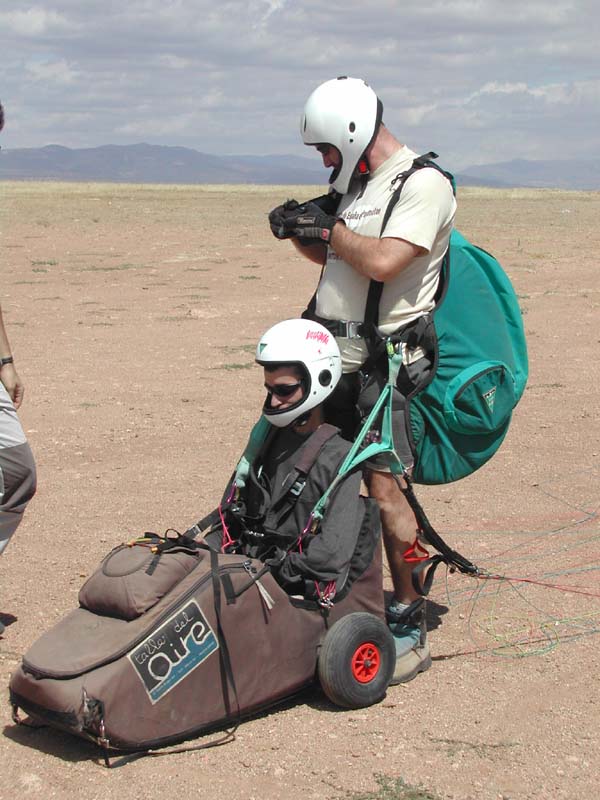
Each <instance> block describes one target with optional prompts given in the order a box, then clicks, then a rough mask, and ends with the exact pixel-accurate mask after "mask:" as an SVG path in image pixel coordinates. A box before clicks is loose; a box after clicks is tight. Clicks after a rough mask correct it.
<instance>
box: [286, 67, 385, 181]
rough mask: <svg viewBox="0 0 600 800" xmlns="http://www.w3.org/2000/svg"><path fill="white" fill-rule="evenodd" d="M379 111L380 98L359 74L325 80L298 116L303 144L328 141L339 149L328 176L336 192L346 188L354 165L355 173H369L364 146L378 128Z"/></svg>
mask: <svg viewBox="0 0 600 800" xmlns="http://www.w3.org/2000/svg"><path fill="white" fill-rule="evenodd" d="M382 114H383V104H382V102H381V100H379V98H378V97H377V95H376V94H375V92H374V91H373V89H371V87H370V86H369V85H368V84H367V83H365V81H363V80H361V79H360V78H346V77H341V78H334V79H333V80H330V81H326V82H325V83H322V84H321V85H320V86H318V87H317V88H316V89H315V90H314V92H313V93H312V94H311V96H310V97H309V98H308V100H307V101H306V105H305V106H304V113H303V114H302V117H301V118H300V133H301V135H302V140H303V141H304V144H308V145H320V144H329V145H333V147H336V148H337V149H338V151H339V153H340V156H341V163H340V165H339V167H336V169H334V171H333V172H332V174H331V177H330V178H329V183H330V184H331V185H332V186H333V188H334V189H335V190H336V191H337V192H340V193H341V194H345V193H346V192H347V191H348V187H349V186H350V181H351V180H352V178H353V177H354V175H355V174H356V172H357V169H359V173H358V174H363V175H365V174H367V173H368V171H369V169H368V164H367V163H366V161H365V160H364V156H365V150H366V149H367V147H368V146H369V145H370V144H371V142H372V141H373V139H374V138H375V136H376V134H377V131H378V130H379V125H380V124H381V117H382ZM361 162H362V163H361ZM359 164H360V167H359Z"/></svg>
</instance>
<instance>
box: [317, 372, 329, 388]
mask: <svg viewBox="0 0 600 800" xmlns="http://www.w3.org/2000/svg"><path fill="white" fill-rule="evenodd" d="M319 383H320V384H321V386H329V384H330V383H331V372H330V371H329V370H328V369H324V370H323V371H322V372H320V373H319Z"/></svg>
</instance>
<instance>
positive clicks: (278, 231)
mask: <svg viewBox="0 0 600 800" xmlns="http://www.w3.org/2000/svg"><path fill="white" fill-rule="evenodd" d="M298 208H300V204H299V203H298V202H297V201H296V200H286V202H285V203H284V204H283V205H282V206H277V207H276V208H274V209H273V210H272V211H271V212H270V213H269V225H270V226H271V231H272V232H273V236H274V237H275V238H276V239H291V237H292V236H293V235H294V234H293V233H292V232H291V231H289V230H287V229H286V227H285V224H284V223H285V220H286V218H287V216H288V215H290V214H292V215H293V214H294V212H295V211H296V209H298Z"/></svg>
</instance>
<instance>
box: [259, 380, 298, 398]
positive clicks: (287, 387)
mask: <svg viewBox="0 0 600 800" xmlns="http://www.w3.org/2000/svg"><path fill="white" fill-rule="evenodd" d="M264 386H265V389H266V390H267V392H268V393H269V394H274V395H276V396H277V397H291V396H292V395H293V394H294V392H297V391H298V389H300V388H302V382H301V381H300V382H299V383H279V384H277V385H275V386H269V384H268V383H265V384H264Z"/></svg>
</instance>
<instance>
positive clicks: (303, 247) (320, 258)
mask: <svg viewBox="0 0 600 800" xmlns="http://www.w3.org/2000/svg"><path fill="white" fill-rule="evenodd" d="M292 243H293V245H294V247H295V248H296V250H297V251H298V252H299V253H300V254H301V255H303V256H304V258H308V259H309V261H312V262H314V263H315V264H319V265H320V266H323V264H324V263H325V258H326V256H327V245H326V244H324V243H323V242H314V243H313V244H300V242H299V241H298V239H297V238H296V237H295V236H294V237H293V238H292Z"/></svg>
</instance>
